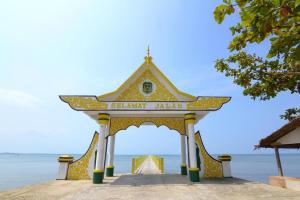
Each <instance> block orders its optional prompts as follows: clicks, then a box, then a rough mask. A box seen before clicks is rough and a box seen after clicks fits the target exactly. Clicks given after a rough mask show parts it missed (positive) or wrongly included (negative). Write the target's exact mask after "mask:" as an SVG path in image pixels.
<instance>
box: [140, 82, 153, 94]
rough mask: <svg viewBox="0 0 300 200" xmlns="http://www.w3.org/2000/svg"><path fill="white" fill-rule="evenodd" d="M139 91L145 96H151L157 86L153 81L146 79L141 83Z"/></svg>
mask: <svg viewBox="0 0 300 200" xmlns="http://www.w3.org/2000/svg"><path fill="white" fill-rule="evenodd" d="M139 90H140V92H141V93H142V94H143V95H144V96H150V95H152V94H153V92H154V91H155V90H156V85H155V83H153V82H152V81H151V80H149V79H145V80H143V82H141V83H140V85H139Z"/></svg>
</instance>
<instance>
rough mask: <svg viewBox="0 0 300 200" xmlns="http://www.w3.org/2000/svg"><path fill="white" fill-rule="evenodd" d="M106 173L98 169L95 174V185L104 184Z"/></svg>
mask: <svg viewBox="0 0 300 200" xmlns="http://www.w3.org/2000/svg"><path fill="white" fill-rule="evenodd" d="M103 177H104V171H103V170H99V169H96V170H94V174H93V183H94V184H100V183H103Z"/></svg>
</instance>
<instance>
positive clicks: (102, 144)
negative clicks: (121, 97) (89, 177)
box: [93, 113, 109, 184]
mask: <svg viewBox="0 0 300 200" xmlns="http://www.w3.org/2000/svg"><path fill="white" fill-rule="evenodd" d="M98 123H99V125H100V131H99V140H98V144H97V145H98V152H97V157H96V167H95V170H94V174H93V183H94V184H99V183H103V178H104V162H105V160H104V159H105V148H106V139H105V136H106V135H107V133H108V123H109V115H108V114H103V113H102V114H99V115H98Z"/></svg>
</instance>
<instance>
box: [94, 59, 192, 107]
mask: <svg viewBox="0 0 300 200" xmlns="http://www.w3.org/2000/svg"><path fill="white" fill-rule="evenodd" d="M98 100H100V101H194V100H196V97H195V96H192V95H189V94H186V93H184V92H181V91H179V90H178V89H177V88H176V87H175V86H174V85H173V84H172V83H171V82H170V81H169V79H168V78H167V77H166V76H165V75H164V74H163V73H162V72H161V71H160V70H159V69H158V68H157V67H156V66H155V65H154V64H153V63H152V57H151V56H149V55H147V56H146V57H145V62H144V63H143V64H142V65H141V66H140V67H139V68H138V69H137V70H136V71H135V72H134V73H133V74H132V76H130V77H129V79H128V80H127V81H125V82H124V83H123V84H122V85H121V86H120V87H119V88H118V89H117V90H116V91H114V92H112V93H108V94H104V95H102V96H98Z"/></svg>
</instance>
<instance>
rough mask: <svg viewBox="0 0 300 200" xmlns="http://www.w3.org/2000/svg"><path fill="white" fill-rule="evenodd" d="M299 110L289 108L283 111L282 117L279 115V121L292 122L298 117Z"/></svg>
mask: <svg viewBox="0 0 300 200" xmlns="http://www.w3.org/2000/svg"><path fill="white" fill-rule="evenodd" d="M299 114H300V109H299V108H290V109H287V110H286V111H285V113H284V114H283V115H280V118H281V119H285V120H289V121H292V120H293V119H296V118H297V117H299Z"/></svg>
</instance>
